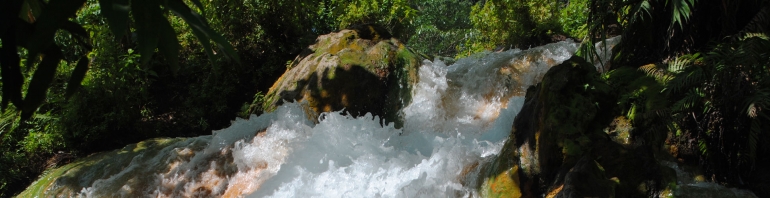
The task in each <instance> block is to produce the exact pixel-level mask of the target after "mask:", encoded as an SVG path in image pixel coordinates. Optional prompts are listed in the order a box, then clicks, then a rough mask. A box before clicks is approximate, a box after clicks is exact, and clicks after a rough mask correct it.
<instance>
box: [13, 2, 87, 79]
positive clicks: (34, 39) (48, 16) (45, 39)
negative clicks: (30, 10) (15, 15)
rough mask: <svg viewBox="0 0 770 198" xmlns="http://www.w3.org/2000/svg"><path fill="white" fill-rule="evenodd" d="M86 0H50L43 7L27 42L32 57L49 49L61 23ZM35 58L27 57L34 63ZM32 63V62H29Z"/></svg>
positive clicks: (73, 13)
mask: <svg viewBox="0 0 770 198" xmlns="http://www.w3.org/2000/svg"><path fill="white" fill-rule="evenodd" d="M85 2H86V0H56V1H50V2H48V5H46V6H45V7H44V8H43V13H41V14H40V18H38V20H37V22H35V31H34V32H32V36H31V37H30V39H29V43H28V44H27V50H29V55H30V57H36V56H37V54H38V53H40V52H42V51H43V50H45V49H47V48H48V46H50V45H51V44H52V43H53V39H54V35H55V34H56V30H58V29H59V28H60V27H61V25H62V24H63V23H64V22H65V21H67V18H69V17H70V16H74V15H75V12H77V10H78V9H80V7H82V6H83V4H84V3H85ZM32 60H33V59H27V61H28V62H29V63H32V62H31V61H32ZM28 65H31V64H28Z"/></svg>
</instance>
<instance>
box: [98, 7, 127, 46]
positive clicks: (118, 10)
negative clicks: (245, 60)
mask: <svg viewBox="0 0 770 198" xmlns="http://www.w3.org/2000/svg"><path fill="white" fill-rule="evenodd" d="M99 5H100V6H101V9H102V15H103V16H104V18H107V22H108V23H109V24H110V31H112V34H114V35H115V38H120V37H123V35H124V34H126V32H127V28H128V11H129V9H130V6H129V5H128V0H99Z"/></svg>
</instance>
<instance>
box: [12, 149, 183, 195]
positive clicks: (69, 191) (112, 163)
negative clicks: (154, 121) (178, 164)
mask: <svg viewBox="0 0 770 198" xmlns="http://www.w3.org/2000/svg"><path fill="white" fill-rule="evenodd" d="M182 140H184V138H158V139H151V140H146V141H142V142H139V143H137V144H131V145H128V146H126V147H124V148H123V149H119V150H114V151H109V152H103V153H98V154H94V155H91V156H88V157H85V158H81V159H78V160H76V161H75V162H72V163H69V164H67V165H64V166H62V167H58V168H55V169H52V170H48V171H47V172H46V173H44V174H43V175H42V176H41V177H40V178H39V179H38V180H37V181H35V182H34V183H32V185H30V186H29V187H27V189H26V190H24V192H22V193H21V194H19V195H18V197H72V196H74V195H76V194H77V193H78V192H79V191H80V190H81V189H82V188H85V187H88V186H89V185H91V184H92V183H93V182H94V181H95V180H97V179H101V178H103V176H108V175H114V174H116V173H118V172H120V171H122V169H123V168H124V167H118V166H122V165H125V164H128V163H129V162H131V161H132V160H134V159H135V158H136V157H137V156H155V155H156V154H157V152H158V151H160V150H161V149H160V148H162V147H166V146H168V145H171V144H173V143H176V142H179V141H182ZM93 170H99V171H93Z"/></svg>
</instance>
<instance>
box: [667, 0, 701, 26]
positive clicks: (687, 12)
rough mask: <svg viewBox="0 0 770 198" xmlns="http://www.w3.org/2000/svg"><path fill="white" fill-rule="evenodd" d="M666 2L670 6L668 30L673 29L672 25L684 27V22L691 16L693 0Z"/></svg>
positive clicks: (671, 0)
mask: <svg viewBox="0 0 770 198" xmlns="http://www.w3.org/2000/svg"><path fill="white" fill-rule="evenodd" d="M666 4H669V5H670V6H671V12H672V13H671V25H670V26H669V32H671V31H673V28H674V26H677V25H678V26H679V29H680V30H681V29H684V23H686V22H687V21H689V20H690V16H692V7H693V5H695V0H670V1H667V2H666Z"/></svg>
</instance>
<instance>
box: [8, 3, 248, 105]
mask: <svg viewBox="0 0 770 198" xmlns="http://www.w3.org/2000/svg"><path fill="white" fill-rule="evenodd" d="M195 2H197V1H195ZM85 3H86V1H85V0H61V1H51V2H47V3H46V2H41V1H36V0H14V1H4V2H3V3H2V4H0V7H2V9H3V10H2V12H3V15H2V16H0V17H1V18H0V20H2V21H3V23H2V25H0V30H2V31H1V32H0V40H2V42H3V44H4V45H3V47H2V50H0V53H2V56H0V65H1V66H2V75H3V78H2V81H3V97H2V107H3V109H5V107H6V106H7V104H8V103H12V104H13V105H14V106H16V107H17V108H19V109H21V111H22V113H21V118H22V119H28V118H30V117H31V116H32V114H33V113H34V112H35V111H36V110H37V108H38V107H39V106H40V105H41V104H42V103H43V101H44V100H45V98H46V97H47V96H46V94H47V92H48V89H49V87H50V86H51V83H52V81H51V80H52V79H53V76H54V74H55V73H56V70H57V68H58V65H59V62H60V61H61V60H63V59H64V58H65V57H64V56H63V52H62V49H61V47H60V46H61V45H66V44H64V43H57V42H54V40H55V39H54V38H55V35H56V32H57V31H58V30H64V31H67V32H69V34H70V35H72V36H74V37H76V38H77V41H78V42H77V44H78V45H80V46H83V48H85V49H87V51H90V50H91V45H90V43H91V42H90V40H89V39H88V38H89V35H87V34H86V31H85V29H84V28H83V27H82V26H81V25H80V24H77V23H74V22H72V21H71V20H70V17H71V16H74V15H75V14H76V13H77V12H78V10H80V9H81V7H83V5H84V4H85ZM92 3H93V2H92ZM100 3H102V4H105V5H108V6H105V7H102V8H104V9H102V10H101V12H102V13H105V17H107V18H108V22H109V23H111V26H113V28H112V30H113V31H112V33H113V34H115V35H118V36H122V35H124V34H125V32H124V30H127V29H126V28H125V25H126V24H132V25H134V27H133V29H135V30H136V31H135V33H136V34H137V39H138V40H137V42H138V45H137V48H138V51H139V53H140V54H141V55H142V59H141V62H142V63H143V64H147V63H148V62H149V60H150V58H151V57H152V54H154V52H155V49H156V48H157V49H158V50H159V52H160V53H161V54H163V55H164V56H166V57H167V60H168V62H169V65H170V66H171V68H173V69H174V70H176V69H177V68H178V63H177V60H176V56H177V54H178V51H179V46H178V44H177V43H178V42H177V39H176V36H175V35H176V33H175V32H174V31H173V30H172V28H171V26H170V24H169V23H168V21H167V20H166V19H165V18H166V17H165V16H164V14H165V13H166V12H167V11H168V10H171V11H172V12H174V13H175V14H177V15H179V16H181V17H182V18H183V19H184V20H185V22H187V23H188V24H190V26H191V27H192V29H193V32H194V33H195V35H196V36H197V37H198V39H199V40H200V41H202V43H203V47H204V49H205V50H206V51H207V52H208V53H210V54H213V53H212V52H213V51H212V49H211V47H209V46H210V44H209V43H210V41H212V40H213V41H214V43H216V44H217V45H218V46H219V49H221V50H222V51H224V54H226V55H228V56H229V57H232V58H233V59H234V60H235V61H236V62H238V60H239V59H238V55H237V54H235V51H234V50H233V47H232V46H231V45H230V44H229V43H228V42H227V41H225V40H224V38H223V37H222V36H220V35H219V34H217V33H216V32H214V31H213V30H212V29H211V28H210V27H209V26H208V24H207V22H206V21H205V19H203V18H202V17H201V16H200V15H198V14H197V13H196V12H192V11H191V10H190V8H189V7H187V5H186V4H185V3H184V2H182V0H173V1H167V2H163V4H162V5H161V3H160V2H156V1H147V0H132V1H131V2H130V3H129V2H128V1H127V0H101V1H100ZM198 4H200V3H198ZM128 5H130V8H129V7H127V6H128ZM161 6H162V7H163V8H165V9H167V10H164V9H161ZM129 10H131V12H132V13H134V14H133V16H134V23H129V22H130V21H128V16H127V15H128V14H129ZM17 47H21V48H23V49H26V50H27V51H28V52H29V53H28V54H27V56H28V57H27V61H26V62H25V64H24V65H21V61H20V59H21V58H20V57H19V56H18V55H17V51H18V48H17ZM41 54H43V55H44V56H42V60H40V61H39V62H38V59H39V58H38V57H39V56H40V55H41ZM80 57H81V58H78V60H83V61H86V60H87V59H86V58H85V54H80ZM83 64H85V63H81V65H83ZM22 66H24V67H26V68H25V69H27V70H29V69H30V68H35V72H34V74H33V75H32V78H31V79H30V80H29V87H27V89H25V90H26V95H25V96H24V97H23V98H22V84H25V83H26V82H25V80H24V79H25V77H24V76H23V75H22V73H21V72H20V70H21V67H22ZM84 67H85V66H81V67H80V69H78V70H76V72H77V73H76V75H74V76H75V77H76V78H73V79H72V80H71V81H72V86H69V87H70V91H68V92H70V93H72V92H73V91H72V89H76V88H77V87H78V86H77V84H79V83H80V81H78V80H80V79H82V78H81V76H83V74H84V73H85V72H86V71H87V69H85V68H84ZM69 95H71V94H69Z"/></svg>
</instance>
